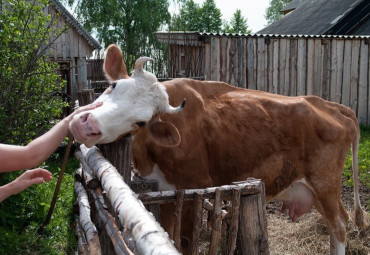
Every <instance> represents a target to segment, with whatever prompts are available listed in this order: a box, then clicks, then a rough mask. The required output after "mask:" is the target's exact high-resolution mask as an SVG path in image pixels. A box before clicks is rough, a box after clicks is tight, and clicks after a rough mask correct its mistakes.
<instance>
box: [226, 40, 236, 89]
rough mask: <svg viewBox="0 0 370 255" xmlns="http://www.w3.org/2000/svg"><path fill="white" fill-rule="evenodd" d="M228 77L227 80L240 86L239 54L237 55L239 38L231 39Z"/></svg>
mask: <svg viewBox="0 0 370 255" xmlns="http://www.w3.org/2000/svg"><path fill="white" fill-rule="evenodd" d="M228 53H229V54H228V59H227V63H228V70H227V73H228V75H227V76H228V77H227V82H228V83H229V84H231V85H234V86H236V87H237V86H238V82H237V81H238V64H239V63H238V55H237V39H236V38H230V39H229V48H228Z"/></svg>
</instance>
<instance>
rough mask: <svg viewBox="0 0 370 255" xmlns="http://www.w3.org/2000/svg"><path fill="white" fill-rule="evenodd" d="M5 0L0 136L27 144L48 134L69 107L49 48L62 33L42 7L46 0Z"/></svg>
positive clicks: (0, 24) (0, 30)
mask: <svg viewBox="0 0 370 255" xmlns="http://www.w3.org/2000/svg"><path fill="white" fill-rule="evenodd" d="M37 2H38V4H36V1H20V0H9V1H1V4H2V9H1V10H0V56H1V58H0V90H1V94H0V126H1V129H0V140H1V142H3V143H15V144H24V143H27V142H29V141H30V140H31V139H33V138H34V137H35V136H38V135H40V134H41V133H43V132H45V131H46V130H47V129H48V128H49V125H50V122H51V120H52V119H54V118H55V117H56V116H59V115H60V114H61V111H62V108H63V106H64V105H65V104H64V103H63V101H62V99H61V98H60V97H59V96H58V94H59V93H58V92H59V91H60V89H61V81H60V78H59V76H58V75H57V72H56V68H57V66H56V64H55V63H52V62H50V61H49V59H48V57H47V56H45V52H46V50H47V49H48V47H49V46H50V45H51V43H52V42H53V40H55V38H56V37H57V36H59V35H60V34H61V33H62V32H63V31H62V30H61V28H57V27H55V26H54V25H55V23H54V22H53V18H52V17H51V16H50V15H49V16H46V15H45V14H44V12H43V8H44V7H45V6H47V5H48V1H47V0H39V1H37Z"/></svg>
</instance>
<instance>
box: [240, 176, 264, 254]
mask: <svg viewBox="0 0 370 255" xmlns="http://www.w3.org/2000/svg"><path fill="white" fill-rule="evenodd" d="M260 186H261V189H262V190H264V185H263V183H261V184H260ZM264 194H265V192H261V193H260V194H256V195H253V196H241V200H240V208H241V210H240V215H239V231H238V245H237V249H238V251H239V254H269V248H268V239H267V224H266V206H265V195H264Z"/></svg>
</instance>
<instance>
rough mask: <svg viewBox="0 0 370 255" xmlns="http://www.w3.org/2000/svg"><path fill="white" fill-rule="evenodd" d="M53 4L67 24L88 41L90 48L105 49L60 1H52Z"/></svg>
mask: <svg viewBox="0 0 370 255" xmlns="http://www.w3.org/2000/svg"><path fill="white" fill-rule="evenodd" d="M50 2H51V4H52V5H53V6H54V7H55V9H56V10H57V11H59V12H60V13H61V14H62V15H63V16H64V18H65V19H66V22H67V23H68V24H69V25H71V26H72V27H74V28H75V29H76V30H77V32H78V33H79V34H80V35H81V36H82V37H83V38H85V39H86V41H87V42H88V44H89V45H90V46H92V47H93V48H94V49H96V50H100V49H102V48H103V47H102V46H101V45H100V43H98V42H97V41H96V40H95V38H94V37H92V35H91V34H90V33H89V32H87V31H86V30H85V29H84V28H83V27H82V25H81V24H80V22H78V20H76V19H75V17H73V15H72V14H71V13H70V12H69V11H68V10H67V9H66V8H65V7H64V6H63V4H61V3H60V2H59V1H58V0H50Z"/></svg>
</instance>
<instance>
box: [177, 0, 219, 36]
mask: <svg viewBox="0 0 370 255" xmlns="http://www.w3.org/2000/svg"><path fill="white" fill-rule="evenodd" d="M221 17H222V14H221V11H220V9H218V8H217V6H216V4H215V1H214V0H205V1H204V2H203V4H202V5H199V4H197V3H195V2H194V1H193V0H189V1H185V3H184V4H183V6H181V9H180V13H179V14H178V15H174V16H173V18H172V23H171V26H170V30H171V31H199V32H208V33H218V32H221V30H222V19H221Z"/></svg>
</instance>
